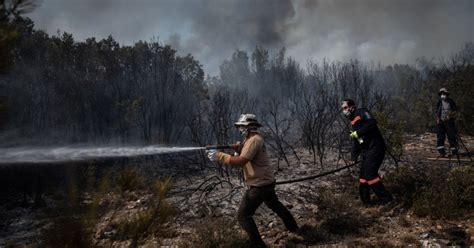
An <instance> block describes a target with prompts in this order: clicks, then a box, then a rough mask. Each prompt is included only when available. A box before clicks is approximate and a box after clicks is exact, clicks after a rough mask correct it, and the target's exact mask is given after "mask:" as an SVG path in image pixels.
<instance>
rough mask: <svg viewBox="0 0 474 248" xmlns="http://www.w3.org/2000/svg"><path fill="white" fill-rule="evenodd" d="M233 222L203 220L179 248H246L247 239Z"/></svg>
mask: <svg viewBox="0 0 474 248" xmlns="http://www.w3.org/2000/svg"><path fill="white" fill-rule="evenodd" d="M235 226H236V223H235V220H231V219H227V218H217V219H210V218H208V219H204V220H203V221H202V222H201V223H199V224H198V225H196V226H195V230H196V232H195V233H194V234H193V235H192V236H191V237H190V238H189V239H187V240H185V241H184V242H183V243H182V244H181V245H180V246H182V247H196V248H217V247H221V248H224V247H229V248H233V247H248V243H247V239H246V237H245V235H243V234H242V233H241V232H240V231H239V229H240V228H239V229H237V230H236V229H235Z"/></svg>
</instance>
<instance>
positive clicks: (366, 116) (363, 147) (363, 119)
mask: <svg viewBox="0 0 474 248" xmlns="http://www.w3.org/2000/svg"><path fill="white" fill-rule="evenodd" d="M351 125H352V129H353V130H354V131H357V134H358V136H359V137H362V139H363V141H364V142H363V143H362V144H359V142H358V141H357V139H354V142H353V148H352V154H351V157H352V160H354V161H355V160H357V157H358V156H359V154H360V153H361V152H364V153H368V152H385V150H386V149H387V147H386V145H385V142H384V140H383V137H382V134H381V133H380V130H379V128H378V126H377V121H376V120H375V119H374V118H373V116H372V114H371V113H370V112H369V111H368V110H367V109H364V108H360V109H357V110H356V111H355V113H354V118H353V119H352V120H351Z"/></svg>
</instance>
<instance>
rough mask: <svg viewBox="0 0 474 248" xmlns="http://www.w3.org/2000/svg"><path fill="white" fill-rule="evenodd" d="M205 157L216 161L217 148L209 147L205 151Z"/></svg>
mask: <svg viewBox="0 0 474 248" xmlns="http://www.w3.org/2000/svg"><path fill="white" fill-rule="evenodd" d="M207 157H208V158H209V160H210V161H211V162H216V161H217V150H215V149H211V150H208V151H207Z"/></svg>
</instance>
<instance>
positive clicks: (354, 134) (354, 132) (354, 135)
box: [351, 131, 359, 139]
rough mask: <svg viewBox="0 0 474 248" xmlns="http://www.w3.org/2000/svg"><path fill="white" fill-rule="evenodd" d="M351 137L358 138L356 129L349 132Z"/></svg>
mask: <svg viewBox="0 0 474 248" xmlns="http://www.w3.org/2000/svg"><path fill="white" fill-rule="evenodd" d="M351 138H354V139H358V138H359V135H358V134H357V131H353V132H351Z"/></svg>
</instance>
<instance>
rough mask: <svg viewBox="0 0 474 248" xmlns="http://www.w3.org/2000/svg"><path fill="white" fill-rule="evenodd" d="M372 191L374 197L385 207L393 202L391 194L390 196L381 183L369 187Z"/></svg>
mask: <svg viewBox="0 0 474 248" xmlns="http://www.w3.org/2000/svg"><path fill="white" fill-rule="evenodd" d="M370 187H371V188H372V190H373V191H374V193H375V195H376V196H377V197H378V198H379V203H380V204H382V205H385V204H387V203H389V202H391V201H392V200H393V196H392V194H390V193H389V192H388V191H387V190H386V189H385V187H384V186H383V184H382V182H378V183H375V184H372V185H370Z"/></svg>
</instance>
